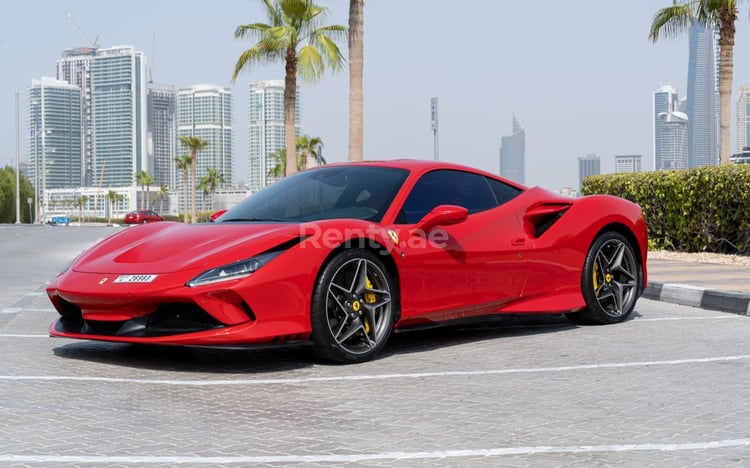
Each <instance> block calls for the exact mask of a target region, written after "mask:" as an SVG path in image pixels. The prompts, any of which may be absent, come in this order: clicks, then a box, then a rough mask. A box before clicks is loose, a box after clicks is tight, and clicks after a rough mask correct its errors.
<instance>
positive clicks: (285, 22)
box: [232, 0, 346, 175]
mask: <svg viewBox="0 0 750 468" xmlns="http://www.w3.org/2000/svg"><path fill="white" fill-rule="evenodd" d="M262 2H263V5H265V7H266V13H267V15H268V20H269V23H268V24H266V23H252V24H243V25H240V26H238V27H237V29H236V30H235V32H234V37H235V38H236V39H243V38H245V37H247V36H253V37H255V38H256V39H257V40H258V42H257V43H256V44H255V45H253V46H252V47H250V48H249V49H247V50H245V51H244V52H242V54H241V55H240V57H239V58H238V59H237V64H236V65H235V66H234V73H233V74H232V83H234V82H235V81H236V80H237V76H238V75H239V73H240V72H241V71H242V69H243V68H245V67H246V66H248V65H249V64H250V63H254V62H255V63H265V62H271V61H277V60H284V65H285V73H284V132H285V148H286V157H287V164H286V175H290V174H293V173H294V172H296V171H295V160H294V157H295V135H296V133H295V125H294V124H295V118H294V117H295V109H296V107H297V74H298V73H299V75H300V76H301V77H302V78H303V79H305V80H308V81H315V80H317V79H318V78H320V77H321V76H322V74H323V72H324V71H325V67H326V65H328V66H329V67H330V68H331V69H334V70H336V69H339V68H341V66H342V65H343V62H344V58H343V56H342V55H341V52H340V51H339V48H338V46H337V45H336V43H335V42H334V39H336V38H338V37H340V36H342V35H344V34H346V28H345V27H344V26H341V25H329V26H321V25H320V22H321V20H322V18H323V17H324V16H325V14H326V12H327V9H326V8H324V7H321V6H318V5H316V4H315V3H313V2H312V0H262Z"/></svg>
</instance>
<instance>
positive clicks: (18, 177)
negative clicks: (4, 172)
mask: <svg viewBox="0 0 750 468" xmlns="http://www.w3.org/2000/svg"><path fill="white" fill-rule="evenodd" d="M20 120H21V119H20V118H19V110H18V93H17V92H16V224H21V175H20V172H21V159H20V147H19V144H20V143H19V141H20V134H19V132H20V130H19V128H20V123H19V122H20Z"/></svg>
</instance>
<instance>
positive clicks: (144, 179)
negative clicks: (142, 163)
mask: <svg viewBox="0 0 750 468" xmlns="http://www.w3.org/2000/svg"><path fill="white" fill-rule="evenodd" d="M135 180H136V181H137V182H138V184H139V185H140V186H141V210H147V209H148V208H149V207H148V197H149V196H150V193H151V191H150V187H151V184H153V183H154V178H153V177H151V176H150V175H149V173H148V172H146V171H140V172H137V173H136V174H135ZM144 204H145V208H144Z"/></svg>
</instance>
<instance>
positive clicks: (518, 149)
mask: <svg viewBox="0 0 750 468" xmlns="http://www.w3.org/2000/svg"><path fill="white" fill-rule="evenodd" d="M525 165H526V131H525V130H524V129H523V127H522V126H521V123H520V122H519V121H518V118H516V114H513V133H512V134H511V135H509V136H504V137H502V138H500V175H501V176H503V177H506V178H508V179H510V180H513V181H515V182H518V183H519V184H525V183H526V176H525V173H526V172H525Z"/></svg>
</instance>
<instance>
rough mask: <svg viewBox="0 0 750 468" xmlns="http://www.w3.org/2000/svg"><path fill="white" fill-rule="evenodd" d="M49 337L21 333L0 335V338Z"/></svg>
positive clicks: (47, 336) (46, 336)
mask: <svg viewBox="0 0 750 468" xmlns="http://www.w3.org/2000/svg"><path fill="white" fill-rule="evenodd" d="M49 337H50V336H49V335H38V334H37V335H24V334H21V333H0V338H49Z"/></svg>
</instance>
